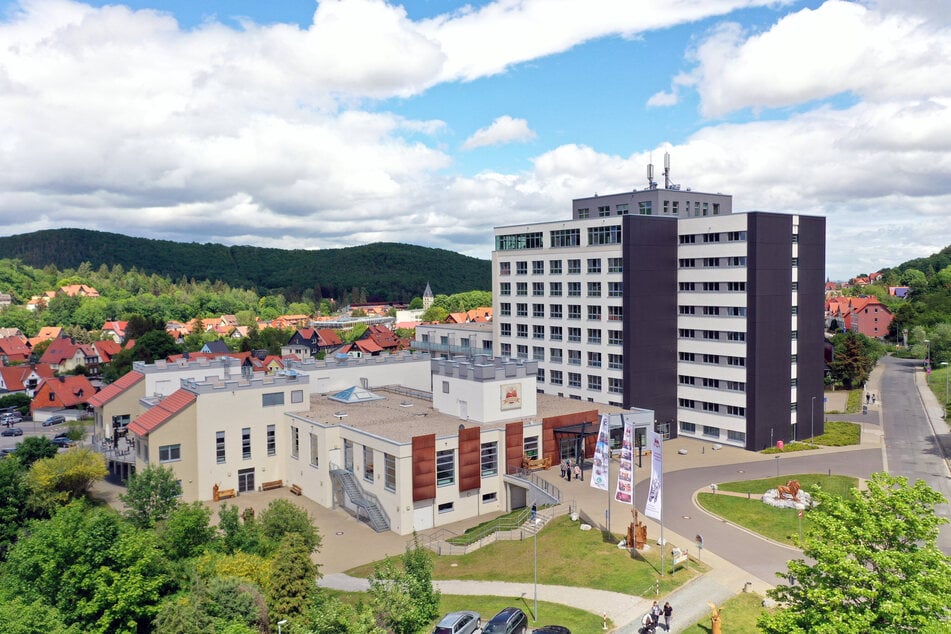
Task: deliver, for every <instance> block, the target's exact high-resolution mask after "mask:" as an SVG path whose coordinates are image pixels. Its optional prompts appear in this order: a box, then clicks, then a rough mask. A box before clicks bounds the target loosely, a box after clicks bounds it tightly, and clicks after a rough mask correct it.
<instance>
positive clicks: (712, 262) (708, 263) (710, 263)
mask: <svg viewBox="0 0 951 634" xmlns="http://www.w3.org/2000/svg"><path fill="white" fill-rule="evenodd" d="M703 265H704V266H705V267H707V268H716V267H718V266H720V258H703Z"/></svg>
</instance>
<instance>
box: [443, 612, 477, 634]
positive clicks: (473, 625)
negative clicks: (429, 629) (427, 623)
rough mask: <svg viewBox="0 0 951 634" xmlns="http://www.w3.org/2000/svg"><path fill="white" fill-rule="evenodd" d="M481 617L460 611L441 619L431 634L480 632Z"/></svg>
mask: <svg viewBox="0 0 951 634" xmlns="http://www.w3.org/2000/svg"><path fill="white" fill-rule="evenodd" d="M481 627H482V617H481V616H480V615H479V613H478V612H471V611H469V610H462V611H460V612H450V613H449V614H447V615H446V616H444V617H442V619H441V620H440V621H439V623H438V624H437V625H436V629H434V630H433V634H473V633H474V632H478V631H480V628H481Z"/></svg>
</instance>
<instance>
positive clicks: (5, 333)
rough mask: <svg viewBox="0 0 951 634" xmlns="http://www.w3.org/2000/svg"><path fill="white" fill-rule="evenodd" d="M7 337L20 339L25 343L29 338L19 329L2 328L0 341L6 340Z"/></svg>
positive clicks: (0, 329)
mask: <svg viewBox="0 0 951 634" xmlns="http://www.w3.org/2000/svg"><path fill="white" fill-rule="evenodd" d="M7 337H19V338H20V339H22V340H23V341H27V337H26V336H25V335H24V334H23V331H22V330H20V329H19V328H0V339H6V338H7Z"/></svg>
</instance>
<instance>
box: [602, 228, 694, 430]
mask: <svg viewBox="0 0 951 634" xmlns="http://www.w3.org/2000/svg"><path fill="white" fill-rule="evenodd" d="M622 240H623V245H624V250H623V258H624V276H623V279H624V303H623V306H624V347H623V349H624V407H635V406H636V407H643V408H648V409H653V410H654V416H655V418H656V419H657V420H658V421H659V422H666V421H670V422H671V425H670V432H671V435H672V436H674V435H676V429H677V425H676V421H677V221H676V219H674V218H664V217H652V216H627V217H625V218H624V222H623V225H622ZM608 327H609V328H610V327H611V324H610V322H609V323H608Z"/></svg>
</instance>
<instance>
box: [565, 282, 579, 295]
mask: <svg viewBox="0 0 951 634" xmlns="http://www.w3.org/2000/svg"><path fill="white" fill-rule="evenodd" d="M568 297H581V282H568Z"/></svg>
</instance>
